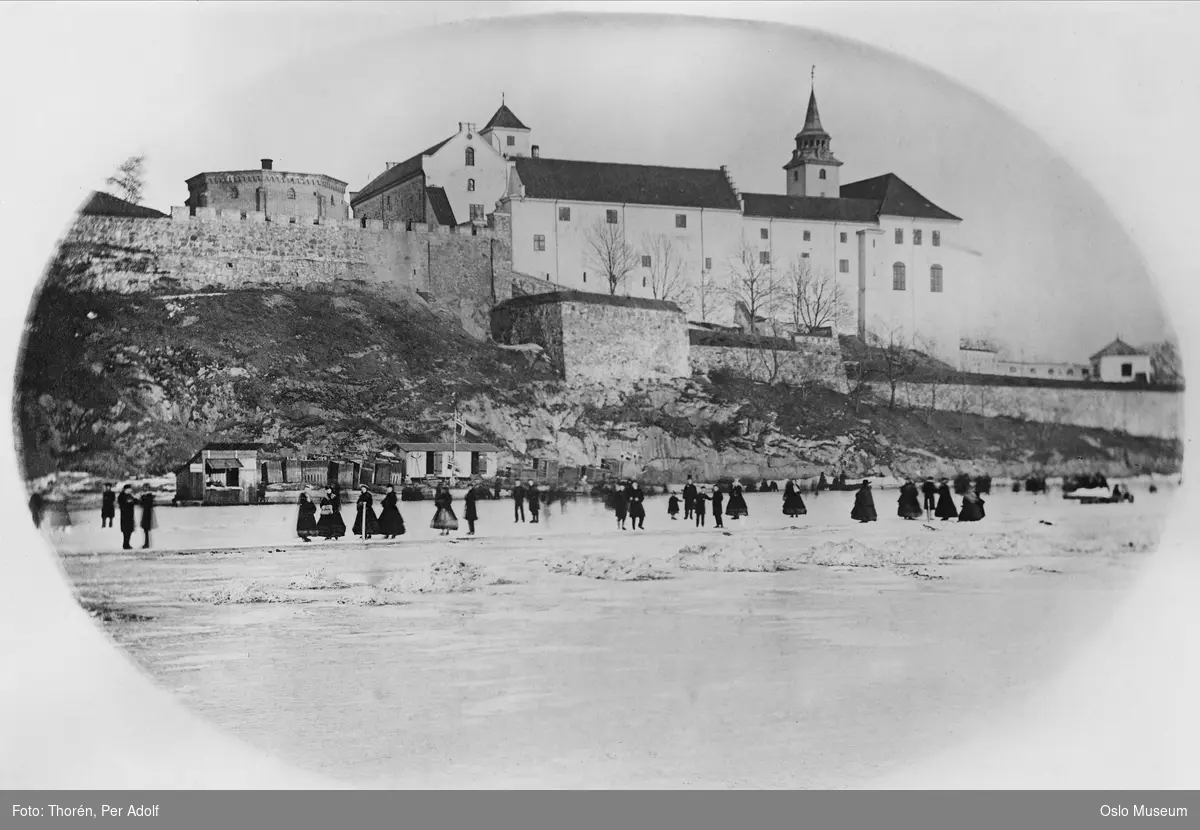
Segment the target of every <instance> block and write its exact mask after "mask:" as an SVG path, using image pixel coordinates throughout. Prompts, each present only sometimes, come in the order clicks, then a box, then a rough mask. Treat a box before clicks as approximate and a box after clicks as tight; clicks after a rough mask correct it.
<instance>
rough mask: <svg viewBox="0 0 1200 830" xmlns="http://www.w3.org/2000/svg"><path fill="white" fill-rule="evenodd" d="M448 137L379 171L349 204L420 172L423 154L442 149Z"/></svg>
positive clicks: (369, 196)
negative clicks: (387, 168) (388, 168)
mask: <svg viewBox="0 0 1200 830" xmlns="http://www.w3.org/2000/svg"><path fill="white" fill-rule="evenodd" d="M455 135H458V133H455ZM450 138H454V136H453V135H452V136H450ZM450 138H447V139H445V140H443V141H439V142H438V143H437V144H435V145H433V146H432V147H430V148H429V149H428V150H422V151H421V152H420V153H417V154H416V155H415V156H413V157H412V158H409V159H405V160H404V161H402V162H400V163H399V164H397V165H395V166H394V167H392V169H391V170H385V171H384V172H382V173H380V174H379V175H378V176H376V177H375V178H373V179H371V181H369V182H367V186H366V187H364V188H363V189H362V190H360V191H358V193H357V194H356V195H355V196H354V198H353V199H352V200H351V205H353V204H354V203H356V202H361V201H362V200H363V199H369V198H371V197H372V196H375V195H376V194H378V193H382V192H383V191H384V190H387V189H388V188H389V187H393V186H394V185H398V184H400V182H402V181H404V180H405V179H408V178H411V177H412V176H415V175H416V174H417V173H420V172H421V171H422V169H423V168H422V165H421V160H422V159H423V158H424V157H425V156H432V155H433V154H434V153H436V152H437V151H438V150H440V149H442V147H443V146H444V145H445V144H446V142H447V141H449V140H450Z"/></svg>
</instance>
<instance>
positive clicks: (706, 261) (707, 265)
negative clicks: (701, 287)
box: [704, 256, 712, 271]
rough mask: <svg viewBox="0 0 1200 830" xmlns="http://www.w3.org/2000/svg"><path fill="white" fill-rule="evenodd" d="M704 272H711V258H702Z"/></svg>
mask: <svg viewBox="0 0 1200 830" xmlns="http://www.w3.org/2000/svg"><path fill="white" fill-rule="evenodd" d="M704 270H705V271H711V270H712V257H710V256H706V257H705V258H704Z"/></svg>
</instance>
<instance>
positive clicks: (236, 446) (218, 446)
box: [200, 441, 263, 452]
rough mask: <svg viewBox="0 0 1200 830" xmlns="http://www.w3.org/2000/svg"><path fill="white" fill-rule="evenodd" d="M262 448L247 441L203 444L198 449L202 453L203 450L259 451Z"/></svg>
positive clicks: (260, 445)
mask: <svg viewBox="0 0 1200 830" xmlns="http://www.w3.org/2000/svg"><path fill="white" fill-rule="evenodd" d="M262 448H263V445H262V444H255V443H251V442H248V441H230V442H220V441H218V442H215V443H211V444H205V445H204V446H203V447H201V448H200V451H201V452H203V451H204V450H261V449H262Z"/></svg>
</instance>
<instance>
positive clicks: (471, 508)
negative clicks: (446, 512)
mask: <svg viewBox="0 0 1200 830" xmlns="http://www.w3.org/2000/svg"><path fill="white" fill-rule="evenodd" d="M476 498H478V497H477V496H476V494H475V488H474V487H469V488H467V495H466V496H465V497H464V501H465V502H466V504H467V506H466V508H464V509H463V518H464V519H466V520H467V535H468V536H474V535H475V522H477V521H479V511H478V510H476V509H475V499H476Z"/></svg>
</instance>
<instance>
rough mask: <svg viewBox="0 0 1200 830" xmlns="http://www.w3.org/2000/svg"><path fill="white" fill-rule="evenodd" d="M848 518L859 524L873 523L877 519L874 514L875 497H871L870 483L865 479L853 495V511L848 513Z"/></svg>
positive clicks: (876, 514) (877, 515) (876, 515)
mask: <svg viewBox="0 0 1200 830" xmlns="http://www.w3.org/2000/svg"><path fill="white" fill-rule="evenodd" d="M850 518H851V519H854V520H856V521H859V522H873V521H876V520H877V519H878V518H879V514H878V513H876V512H875V497H874V496H872V495H871V482H869V481H866V480H865V479H864V480H863V483H862V485H861V486H860V487H859V488H858V492H857V493H855V494H854V509H853V510H851V511H850Z"/></svg>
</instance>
